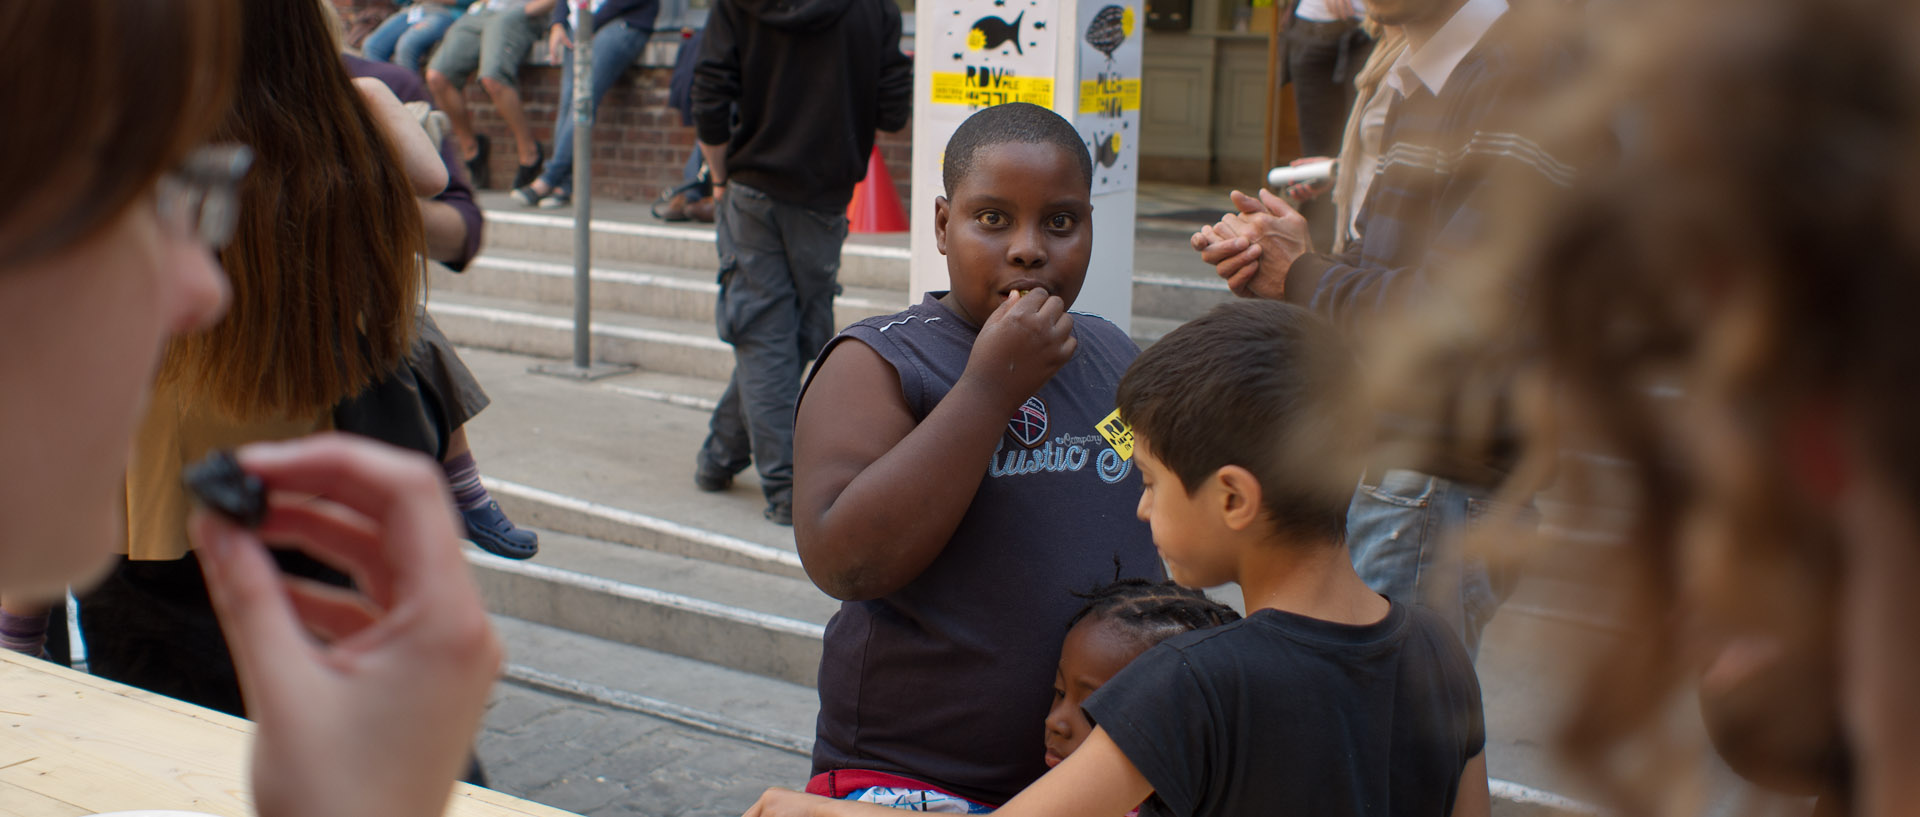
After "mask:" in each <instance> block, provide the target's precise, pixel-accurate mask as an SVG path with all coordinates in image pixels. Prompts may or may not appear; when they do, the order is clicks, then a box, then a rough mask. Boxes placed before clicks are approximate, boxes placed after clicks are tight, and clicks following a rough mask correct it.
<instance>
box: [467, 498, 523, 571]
mask: <svg viewBox="0 0 1920 817" xmlns="http://www.w3.org/2000/svg"><path fill="white" fill-rule="evenodd" d="M460 517H461V518H462V519H465V520H466V522H467V538H468V539H471V540H473V543H474V544H476V545H479V546H480V549H481V550H484V551H486V552H488V553H491V554H493V555H495V556H505V557H507V558H509V559H531V558H533V554H535V553H539V552H540V537H539V535H537V534H535V533H534V532H533V531H530V530H525V529H522V528H516V527H514V526H513V520H511V519H508V518H507V515H506V514H505V513H502V512H501V510H500V503H498V502H488V503H487V504H486V505H484V506H481V507H479V508H475V509H473V510H463V511H461V512H460Z"/></svg>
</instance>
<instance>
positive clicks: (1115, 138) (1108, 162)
mask: <svg viewBox="0 0 1920 817" xmlns="http://www.w3.org/2000/svg"><path fill="white" fill-rule="evenodd" d="M1094 138H1096V139H1098V140H1099V141H1098V143H1097V144H1095V145H1094V146H1093V160H1094V161H1095V162H1099V163H1100V166H1101V167H1113V163H1114V162H1118V161H1120V133H1119V132H1118V131H1115V132H1114V133H1112V134H1104V133H1103V134H1100V135H1099V136H1097V137H1094Z"/></svg>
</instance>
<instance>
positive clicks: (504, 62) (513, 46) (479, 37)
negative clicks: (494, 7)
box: [427, 10, 547, 88]
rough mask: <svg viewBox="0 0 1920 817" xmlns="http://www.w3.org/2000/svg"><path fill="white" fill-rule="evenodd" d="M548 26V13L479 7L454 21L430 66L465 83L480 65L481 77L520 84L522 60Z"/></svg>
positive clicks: (456, 82)
mask: <svg viewBox="0 0 1920 817" xmlns="http://www.w3.org/2000/svg"><path fill="white" fill-rule="evenodd" d="M546 30H547V18H546V16H545V15H541V16H538V17H535V16H530V15H528V14H527V13H526V12H524V11H518V10H516V11H476V12H471V13H469V14H466V15H464V16H462V17H461V18H460V19H458V20H455V21H453V26H452V27H451V28H448V29H447V35H446V37H445V38H444V39H442V40H441V41H440V50H438V51H435V52H433V60H432V61H431V62H429V63H428V64H427V67H428V68H430V69H432V70H435V71H439V72H440V73H442V74H445V75H446V76H447V79H450V80H453V84H454V86H455V87H463V86H465V85H466V84H467V80H468V79H470V78H472V76H473V75H474V72H475V70H476V69H477V70H478V71H479V74H480V78H481V79H493V80H496V81H499V82H502V83H505V84H506V85H507V86H508V87H511V88H518V87H520V64H521V63H523V62H526V61H527V55H528V54H530V53H532V51H533V43H534V41H535V40H538V39H540V35H541V34H544V33H545V32H546Z"/></svg>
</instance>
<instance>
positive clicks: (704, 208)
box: [687, 196, 715, 224]
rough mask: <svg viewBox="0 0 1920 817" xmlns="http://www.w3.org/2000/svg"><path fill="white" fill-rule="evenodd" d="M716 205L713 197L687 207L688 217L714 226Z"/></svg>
mask: <svg viewBox="0 0 1920 817" xmlns="http://www.w3.org/2000/svg"><path fill="white" fill-rule="evenodd" d="M714 207H715V203H714V200H713V197H712V196H708V197H706V198H704V199H701V200H699V201H696V202H694V203H692V204H689V205H687V217H688V218H691V219H693V220H694V221H698V222H701V223H703V224H712V223H713V217H714Z"/></svg>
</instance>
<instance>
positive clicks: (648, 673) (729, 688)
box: [493, 615, 820, 751]
mask: <svg viewBox="0 0 1920 817" xmlns="http://www.w3.org/2000/svg"><path fill="white" fill-rule="evenodd" d="M493 623H494V629H495V631H496V632H497V633H499V635H500V640H501V643H503V644H504V645H505V646H506V651H507V664H508V666H509V667H510V669H509V670H508V674H507V679H508V680H509V681H512V682H514V683H518V684H522V685H525V686H529V687H533V688H537V689H543V690H546V691H549V692H558V693H561V694H568V693H569V692H571V693H572V694H575V695H577V696H579V697H583V698H593V699H597V700H600V701H601V702H604V703H607V704H608V705H612V706H616V707H620V708H627V707H623V706H621V704H622V703H628V704H639V705H642V706H645V705H646V704H644V703H642V702H640V701H636V700H634V698H635V697H644V698H648V699H652V700H654V701H659V702H664V703H666V704H669V706H655V707H653V708H654V709H656V710H657V711H658V712H659V713H660V714H658V715H656V717H661V716H665V717H668V719H676V718H674V717H673V716H675V715H684V716H688V719H689V720H697V721H700V722H703V723H704V724H707V725H714V726H721V727H732V728H733V729H734V730H735V731H737V732H739V733H741V734H739V735H735V736H737V737H743V738H744V739H747V740H750V741H754V742H758V743H762V744H763V745H769V746H773V747H774V748H786V749H799V750H801V751H805V750H806V749H807V747H808V746H810V745H811V744H812V742H813V726H814V719H815V718H816V717H817V716H818V714H819V711H820V697H819V693H818V692H816V691H815V690H814V688H813V686H812V685H811V684H795V683H790V682H787V681H782V680H778V679H774V678H768V677H766V676H764V675H759V674H756V673H751V672H742V671H740V670H737V669H730V668H727V667H723V666H720V665H718V664H712V663H708V662H705V661H699V660H695V659H692V658H685V657H682V656H678V655H674V654H672V653H667V652H661V651H659V650H650V649H646V648H644V647H636V646H633V645H631V644H626V643H622V642H619V641H609V640H606V639H601V638H595V637H593V636H589V635H583V634H581V633H578V632H574V631H572V630H568V629H564V628H560V627H551V626H547V625H545V624H539V623H535V622H531V621H526V620H523V619H518V618H513V617H511V616H500V615H496V616H494V619H493ZM609 692H611V693H612V694H609ZM629 696H632V697H629ZM648 714H653V713H648ZM703 723H694V724H690V725H695V726H701V725H703Z"/></svg>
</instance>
